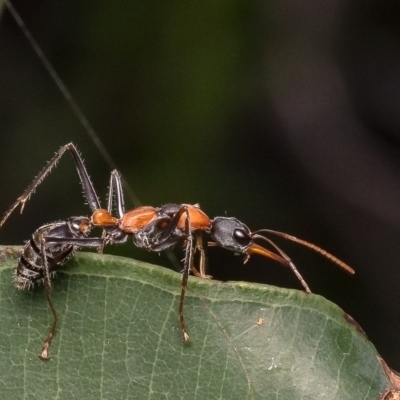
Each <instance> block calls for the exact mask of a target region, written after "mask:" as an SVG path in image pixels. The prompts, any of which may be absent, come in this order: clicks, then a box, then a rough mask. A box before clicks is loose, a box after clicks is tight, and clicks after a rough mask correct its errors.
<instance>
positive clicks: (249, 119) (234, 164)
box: [0, 0, 400, 370]
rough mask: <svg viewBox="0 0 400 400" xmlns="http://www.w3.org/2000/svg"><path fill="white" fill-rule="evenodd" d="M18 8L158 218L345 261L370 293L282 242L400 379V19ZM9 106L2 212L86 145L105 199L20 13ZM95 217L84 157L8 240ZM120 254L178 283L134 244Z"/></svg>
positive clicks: (2, 30) (231, 261) (9, 60)
mask: <svg viewBox="0 0 400 400" xmlns="http://www.w3.org/2000/svg"><path fill="white" fill-rule="evenodd" d="M13 4H14V6H15V7H16V9H17V10H18V11H19V12H20V14H21V16H22V18H23V19H24V20H25V22H26V24H27V26H28V28H29V29H30V30H31V31H32V33H33V35H34V37H35V38H36V40H37V41H38V42H39V44H40V46H42V48H43V50H44V52H45V53H46V55H47V56H48V57H49V59H50V61H51V63H52V65H53V66H54V68H55V69H56V70H57V71H58V73H59V74H60V76H61V78H62V79H63V80H64V81H65V83H66V85H67V87H68V88H69V90H70V91H71V93H72V95H73V96H74V98H75V100H76V102H77V103H78V104H79V106H80V107H81V108H82V110H83V112H84V113H85V115H86V117H87V118H88V120H89V121H90V122H91V124H92V125H93V126H94V128H95V130H96V132H97V134H98V136H99V138H100V140H101V141H102V142H103V143H104V145H105V146H106V148H107V149H108V151H109V153H110V154H111V157H112V158H113V160H114V162H115V163H116V164H117V166H118V169H119V170H120V171H121V173H122V174H123V176H124V178H125V179H126V180H127V181H128V182H129V184H130V185H131V186H132V188H133V189H134V191H135V193H136V195H137V196H138V197H139V198H140V200H141V202H142V203H143V204H148V205H154V206H158V205H161V204H165V203H168V202H178V203H197V202H199V203H200V204H201V206H202V208H203V210H205V211H206V212H207V213H208V214H209V215H210V216H217V215H228V216H235V217H237V218H239V219H240V220H242V221H244V222H245V223H246V224H247V225H248V226H249V227H251V228H252V229H253V230H256V229H259V228H270V229H276V230H280V231H284V232H288V233H290V234H293V235H295V236H298V237H301V238H304V239H306V240H308V241H310V242H313V243H315V244H318V245H320V246H322V247H324V248H326V249H327V250H329V251H330V252H332V253H333V254H335V255H336V256H338V257H340V258H342V259H343V260H345V261H346V262H347V263H349V264H350V265H352V266H353V267H354V268H355V269H356V271H357V274H356V275H355V276H348V275H347V274H346V273H344V272H343V271H341V270H340V269H339V268H337V267H336V266H335V265H334V264H331V263H330V262H329V261H327V260H325V259H323V258H322V257H320V256H318V255H317V254H315V253H313V252H311V251H309V250H307V249H305V248H303V247H301V246H299V245H296V244H293V243H290V242H285V241H284V242H282V240H279V239H277V240H276V241H277V242H278V243H279V244H280V246H281V247H282V248H284V249H285V251H286V252H287V253H288V254H289V255H290V256H291V257H292V259H293V260H294V262H295V263H296V265H297V266H298V268H299V270H300V271H301V273H302V274H303V276H304V277H305V279H306V281H307V282H308V284H309V286H310V287H311V289H312V290H313V291H314V292H315V293H318V294H321V295H323V296H325V297H326V298H328V299H330V300H332V301H333V302H335V303H337V304H338V305H339V306H340V307H342V308H343V309H344V310H345V311H346V312H347V313H349V314H350V315H352V316H353V317H354V318H355V319H356V320H357V321H358V322H359V323H360V324H361V326H362V327H363V328H364V330H365V331H366V333H367V334H368V336H369V338H370V339H371V340H372V342H373V343H374V344H375V345H376V347H377V348H378V351H379V352H380V353H381V354H382V356H383V357H384V358H385V359H386V360H387V362H388V363H389V365H390V366H392V367H393V368H395V369H397V370H400V357H399V356H400V339H399V334H398V333H399V328H400V318H399V317H400V307H399V294H398V293H399V285H400V263H399V257H400V246H399V238H400V131H399V128H400V3H398V2H397V1H386V2H379V1H362V2H361V1H349V0H337V1H333V0H332V1H324V2H320V1H316V0H314V1H303V2H298V1H294V0H292V1H285V0H279V1H278V0H276V1H268V2H267V1H264V2H261V1H258V2H257V1H256V2H248V1H246V0H229V1H224V0H222V1H218V2H215V1H202V2H189V3H187V2H181V1H168V2H158V3H157V4H155V3H153V2H143V1H116V2H109V1H103V0H97V1H88V0H83V1H79V2H71V1H66V0H58V1H50V0H47V1H36V0H35V1H33V0H32V1H30V2H26V1H22V0H19V1H17V0H15V1H13ZM0 90H1V96H0V151H1V153H0V155H1V157H0V170H1V174H0V188H1V196H0V210H3V211H5V210H6V209H7V207H9V205H10V204H11V203H12V202H13V201H14V200H15V199H16V198H17V197H18V196H19V195H20V194H21V193H22V191H23V189H25V187H26V186H27V185H28V184H29V183H30V182H31V181H32V179H33V177H34V176H35V175H36V174H37V173H38V172H39V170H40V169H41V168H42V167H43V166H44V165H45V163H46V161H47V160H49V158H50V157H51V156H52V155H53V154H54V152H55V151H56V150H57V149H58V148H59V147H60V146H61V145H63V144H65V143H68V142H70V141H72V142H74V143H75V144H76V145H77V146H78V148H79V149H80V150H81V152H82V153H83V156H84V158H85V160H86V165H87V167H88V170H89V173H90V175H91V177H92V179H93V181H94V184H95V187H96V188H97V189H98V192H99V195H100V196H101V197H102V199H104V198H105V196H106V193H107V187H108V178H109V173H110V166H109V165H108V164H107V163H106V161H105V159H104V158H103V157H102V155H101V154H100V153H99V151H98V150H97V148H96V147H95V145H94V143H93V142H92V140H91V139H90V137H89V136H88V134H87V132H86V131H85V129H84V128H83V127H82V125H81V124H80V123H79V121H78V120H77V118H76V116H75V115H74V114H73V112H72V111H71V109H70V107H69V105H68V103H67V102H66V100H65V99H64V98H63V97H62V95H61V94H60V92H59V90H58V89H57V87H56V85H55V84H54V82H53V81H52V79H51V77H50V75H49V73H48V72H47V71H46V70H45V69H44V68H43V66H42V64H41V62H40V61H39V59H38V58H37V56H36V55H35V53H34V51H33V50H32V48H31V47H30V45H29V43H28V42H27V40H26V39H25V37H24V36H23V33H22V32H21V30H20V29H19V28H18V26H17V25H16V23H15V21H14V20H13V19H12V17H11V15H10V14H9V12H8V11H7V9H6V8H3V9H2V14H1V20H0ZM129 197H130V196H128V198H127V200H126V202H127V205H128V207H131V206H132V207H133V206H134V205H137V204H134V203H133V201H131V200H132V199H130V198H129ZM103 204H105V202H104V201H103ZM3 211H1V212H3ZM88 214H89V210H88V207H87V206H86V205H85V204H84V201H83V200H82V195H81V189H80V186H79V182H78V178H77V174H76V171H75V169H74V167H73V163H72V161H71V159H70V157H69V155H67V156H66V157H65V160H62V161H61V163H60V165H59V167H58V169H57V170H56V171H54V172H53V173H52V174H51V176H50V177H49V178H48V179H47V180H46V181H45V183H44V184H42V186H41V187H40V188H39V189H38V191H37V193H36V194H35V195H34V196H33V198H32V199H31V201H30V202H29V203H28V204H27V206H26V207H25V210H24V213H23V215H22V216H20V215H19V213H18V212H17V213H15V215H13V216H12V217H11V218H10V219H9V221H8V222H7V224H6V225H5V226H4V228H3V229H2V231H1V232H0V238H1V239H0V240H1V243H5V244H18V243H22V241H23V240H26V239H27V238H28V237H29V236H30V234H31V233H32V232H33V231H34V230H35V229H37V228H38V227H39V226H40V225H42V224H44V223H46V222H51V221H55V220H58V219H65V218H67V217H69V216H72V215H88ZM107 252H109V253H113V254H123V255H126V256H129V257H135V258H138V259H141V260H146V261H150V262H155V263H159V264H162V265H165V266H167V267H171V263H170V261H169V260H168V259H167V258H166V257H165V256H163V255H162V256H161V258H160V257H159V256H158V255H156V254H150V253H147V252H144V251H142V250H138V249H135V248H134V246H133V245H132V244H131V243H128V244H126V245H124V246H114V247H109V248H107ZM177 256H178V257H181V253H180V252H179V251H178V252H177ZM209 264H210V271H209V272H210V273H211V274H212V275H213V276H214V277H215V278H217V279H221V280H245V281H256V282H265V283H270V284H275V285H279V286H285V287H293V288H297V289H301V285H300V283H299V282H298V281H297V280H296V278H295V277H294V275H293V274H292V273H291V271H289V270H287V269H285V268H282V267H281V266H280V265H277V264H275V263H274V262H271V261H268V260H260V259H259V258H257V257H256V256H255V257H253V258H252V259H251V261H250V262H249V263H247V264H246V265H245V266H243V265H242V259H241V258H240V257H234V255H233V254H232V253H229V252H227V251H223V250H220V249H215V248H211V249H210V251H209Z"/></svg>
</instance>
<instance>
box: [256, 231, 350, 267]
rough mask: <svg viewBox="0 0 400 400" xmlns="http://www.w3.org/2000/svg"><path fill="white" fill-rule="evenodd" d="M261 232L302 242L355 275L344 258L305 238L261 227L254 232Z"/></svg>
mask: <svg viewBox="0 0 400 400" xmlns="http://www.w3.org/2000/svg"><path fill="white" fill-rule="evenodd" d="M260 232H266V233H271V234H272V235H276V236H280V237H283V238H284V239H287V240H291V241H292V242H296V243H299V244H301V245H303V246H305V247H308V248H309V249H311V250H314V251H315V252H317V253H319V254H321V255H322V256H324V257H325V258H327V259H328V260H331V261H332V262H333V263H335V264H336V265H338V266H339V267H340V268H342V269H344V270H345V271H347V272H348V273H349V274H352V275H353V274H354V273H355V271H354V269H353V268H351V267H350V266H349V265H347V264H346V263H345V262H343V261H342V260H339V259H338V258H337V257H335V256H334V255H333V254H331V253H328V252H327V251H326V250H324V249H322V248H321V247H318V246H316V245H315V244H313V243H309V242H306V241H305V240H303V239H298V238H297V237H294V236H292V235H289V234H287V233H284V232H278V231H273V230H271V229H260V230H258V231H256V232H254V234H258V233H260ZM257 237H259V238H261V237H264V236H260V235H257Z"/></svg>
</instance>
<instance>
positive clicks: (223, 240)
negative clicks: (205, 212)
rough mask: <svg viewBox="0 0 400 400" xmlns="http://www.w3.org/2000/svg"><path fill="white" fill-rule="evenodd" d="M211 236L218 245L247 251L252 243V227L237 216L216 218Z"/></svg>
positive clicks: (238, 250) (233, 249) (242, 251)
mask: <svg viewBox="0 0 400 400" xmlns="http://www.w3.org/2000/svg"><path fill="white" fill-rule="evenodd" d="M211 237H212V238H213V240H215V243H216V244H217V245H218V246H221V247H223V248H224V249H228V250H232V251H234V252H237V253H247V249H248V247H249V246H250V244H251V243H252V239H251V231H250V229H249V228H248V227H247V226H246V225H245V224H244V223H243V222H240V221H239V220H238V219H236V218H228V217H217V218H215V219H214V220H213V222H212V225H211Z"/></svg>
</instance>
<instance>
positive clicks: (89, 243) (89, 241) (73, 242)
mask: <svg viewBox="0 0 400 400" xmlns="http://www.w3.org/2000/svg"><path fill="white" fill-rule="evenodd" d="M45 241H46V243H62V244H65V245H70V246H74V247H99V246H101V245H102V244H103V242H104V240H103V238H70V239H66V238H62V237H46V238H45Z"/></svg>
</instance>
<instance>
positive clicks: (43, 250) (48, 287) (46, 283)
mask: <svg viewBox="0 0 400 400" xmlns="http://www.w3.org/2000/svg"><path fill="white" fill-rule="evenodd" d="M40 249H41V253H42V259H43V267H44V286H45V289H46V297H47V302H48V303H49V306H50V309H51V312H52V314H53V325H52V326H51V329H50V332H49V334H48V335H47V337H46V339H45V341H44V343H43V347H42V352H41V354H40V355H39V358H41V359H42V360H44V361H47V360H49V358H50V357H49V354H48V351H49V348H50V345H51V341H52V340H53V337H54V335H55V333H56V328H57V322H58V316H57V312H56V309H55V307H54V305H53V302H52V300H51V296H50V294H51V281H50V279H51V276H50V269H49V264H48V262H47V256H46V246H45V239H42V241H41V245H40Z"/></svg>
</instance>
